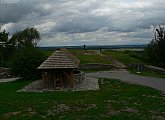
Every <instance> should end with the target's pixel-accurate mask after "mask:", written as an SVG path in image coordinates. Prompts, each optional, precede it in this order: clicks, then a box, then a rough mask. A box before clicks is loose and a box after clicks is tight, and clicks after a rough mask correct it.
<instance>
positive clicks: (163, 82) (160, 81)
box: [86, 69, 165, 92]
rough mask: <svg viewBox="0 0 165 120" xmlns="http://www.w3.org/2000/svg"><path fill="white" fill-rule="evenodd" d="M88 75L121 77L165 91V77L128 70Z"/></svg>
mask: <svg viewBox="0 0 165 120" xmlns="http://www.w3.org/2000/svg"><path fill="white" fill-rule="evenodd" d="M86 76H89V77H97V78H112V79H119V80H121V81H124V82H129V83H133V84H139V85H143V86H148V87H151V88H154V89H157V90H160V91H163V92H165V78H154V77H147V76H139V75H134V74H130V73H129V72H128V71H126V70H124V69H123V70H114V71H100V72H96V73H86Z"/></svg>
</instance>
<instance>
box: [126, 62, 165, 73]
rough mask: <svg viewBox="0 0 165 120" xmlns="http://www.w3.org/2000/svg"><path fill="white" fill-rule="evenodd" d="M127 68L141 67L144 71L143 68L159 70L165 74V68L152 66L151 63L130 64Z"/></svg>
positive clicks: (158, 71)
mask: <svg viewBox="0 0 165 120" xmlns="http://www.w3.org/2000/svg"><path fill="white" fill-rule="evenodd" d="M138 67H139V68H138ZM127 68H133V69H139V70H140V71H142V70H150V71H154V72H157V73H159V74H165V69H164V68H159V67H155V66H150V65H143V64H129V65H127Z"/></svg>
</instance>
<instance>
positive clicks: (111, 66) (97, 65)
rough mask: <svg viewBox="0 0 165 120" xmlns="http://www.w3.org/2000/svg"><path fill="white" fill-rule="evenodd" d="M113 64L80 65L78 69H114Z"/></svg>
mask: <svg viewBox="0 0 165 120" xmlns="http://www.w3.org/2000/svg"><path fill="white" fill-rule="evenodd" d="M114 67H115V66H114V65H113V64H97V63H94V64H80V65H79V66H78V69H95V68H110V69H111V68H114Z"/></svg>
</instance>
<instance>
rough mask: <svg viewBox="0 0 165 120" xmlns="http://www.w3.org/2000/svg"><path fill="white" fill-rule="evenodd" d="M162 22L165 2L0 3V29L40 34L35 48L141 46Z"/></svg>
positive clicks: (20, 0)
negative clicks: (32, 29) (25, 30)
mask: <svg viewBox="0 0 165 120" xmlns="http://www.w3.org/2000/svg"><path fill="white" fill-rule="evenodd" d="M164 22H165V0H0V26H1V30H2V29H6V30H7V31H8V32H10V35H12V34H13V33H14V32H16V31H19V30H23V29H25V28H26V27H31V26H33V27H35V28H37V30H38V31H39V32H40V33H41V40H40V42H39V44H38V46H57V45H83V44H86V45H124V44H144V43H148V42H149V40H151V39H152V38H153V27H152V26H153V25H159V24H163V25H164Z"/></svg>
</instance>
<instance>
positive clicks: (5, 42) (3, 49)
mask: <svg viewBox="0 0 165 120" xmlns="http://www.w3.org/2000/svg"><path fill="white" fill-rule="evenodd" d="M8 36H9V33H7V32H6V31H5V30H3V32H0V65H2V64H3V63H4V60H6V59H7V58H8V56H9V55H10V51H11V46H10V43H9V39H8Z"/></svg>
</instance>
